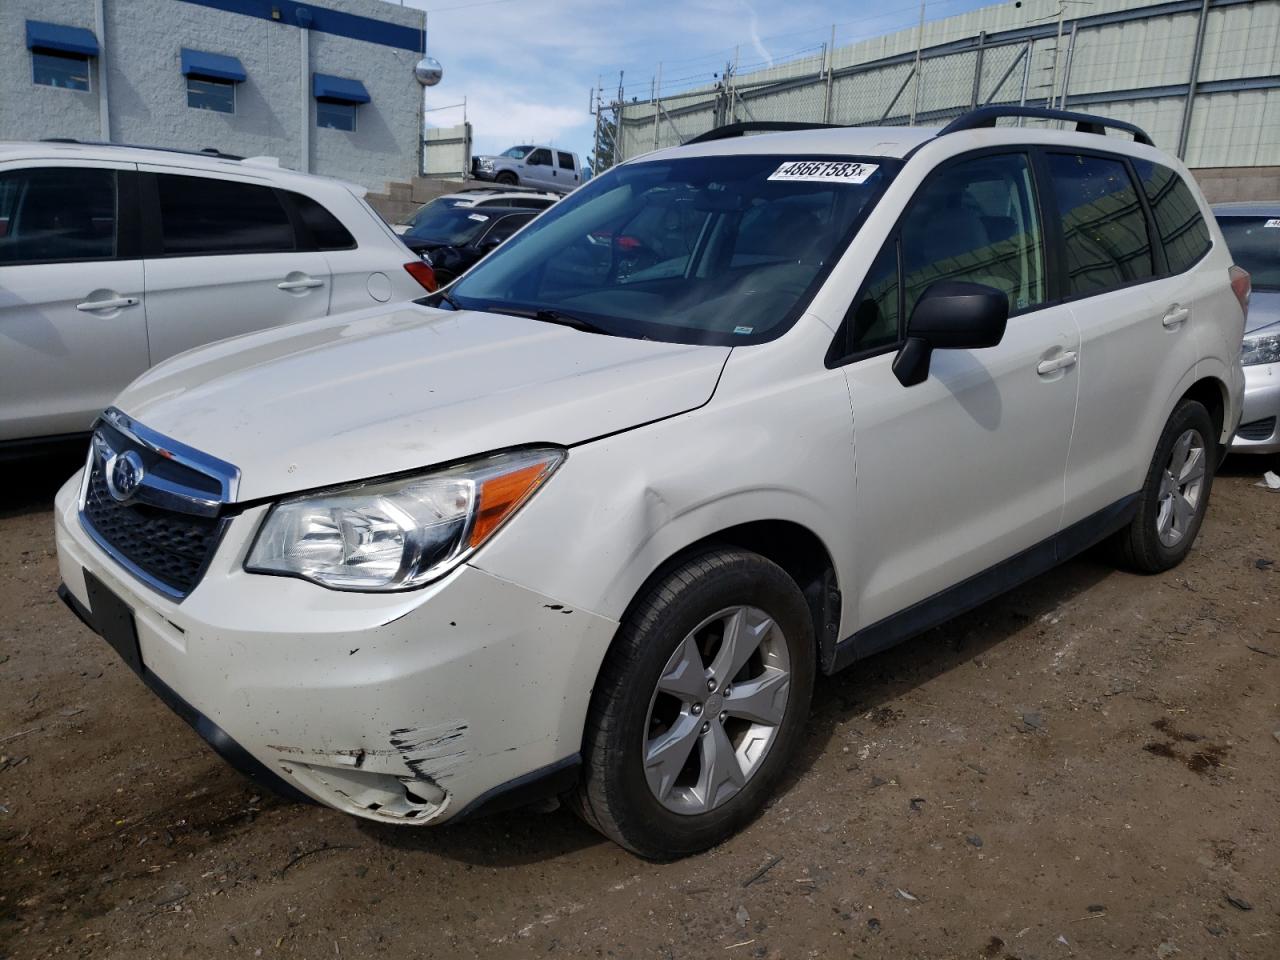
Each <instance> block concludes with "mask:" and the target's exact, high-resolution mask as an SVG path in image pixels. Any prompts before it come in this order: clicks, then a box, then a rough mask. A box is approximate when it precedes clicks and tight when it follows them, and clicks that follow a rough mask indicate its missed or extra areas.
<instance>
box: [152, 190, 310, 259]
mask: <svg viewBox="0 0 1280 960" xmlns="http://www.w3.org/2000/svg"><path fill="white" fill-rule="evenodd" d="M156 180H157V184H158V187H159V191H160V224H161V231H162V234H163V250H164V253H165V255H167V256H171V257H194V256H202V255H210V254H230V253H272V252H278V251H282V250H293V249H294V248H295V246H296V245H295V243H294V236H293V225H292V224H291V223H290V222H289V215H288V214H287V213H285V210H284V207H282V206H281V205H280V201H279V200H278V199H277V198H276V194H275V191H274V190H273V189H271V188H270V187H262V186H258V185H256V184H251V183H235V182H233V181H230V180H215V179H212V178H209V177H182V176H175V175H171V174H160V175H159V176H157V177H156Z"/></svg>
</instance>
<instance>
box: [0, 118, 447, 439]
mask: <svg viewBox="0 0 1280 960" xmlns="http://www.w3.org/2000/svg"><path fill="white" fill-rule="evenodd" d="M363 196H364V188H363V187H358V186H355V185H353V184H348V183H343V182H341V181H338V180H332V179H329V178H327V177H316V176H308V175H305V174H301V173H295V172H293V171H291V170H285V169H281V168H280V167H279V165H278V164H277V163H276V162H275V161H274V160H272V159H269V158H251V159H248V160H242V159H241V158H239V157H232V156H228V155H226V154H219V153H210V152H201V153H187V152H182V151H175V150H161V149H154V148H143V147H121V146H103V145H97V144H85V143H74V142H64V141H45V142H40V143H16V142H15V143H0V456H6V455H16V454H21V453H25V452H27V451H29V450H31V449H33V448H36V447H38V446H40V445H42V444H44V443H47V442H51V441H52V442H57V441H60V440H62V439H64V438H66V437H67V436H68V435H72V436H75V435H81V436H83V435H86V434H87V433H88V431H89V428H90V427H91V426H92V425H93V422H94V419H95V418H96V417H97V416H98V415H99V414H100V413H101V412H102V410H103V408H104V407H105V406H106V405H107V404H108V403H109V402H110V401H111V398H112V397H114V396H115V395H116V394H117V393H119V392H120V390H121V389H122V388H124V387H125V386H126V385H127V384H128V383H129V381H131V380H132V379H134V378H135V377H136V376H138V374H140V373H142V372H143V371H144V370H146V369H147V368H148V367H149V366H151V365H152V364H155V363H158V362H159V361H161V360H164V359H165V358H167V357H171V356H173V355H174V354H177V353H181V352H183V351H184V350H189V349H191V348H192V347H196V346H201V345H203V344H206V343H209V342H210V341H213V340H220V339H222V338H223V337H230V336H234V335H235V334H239V333H245V332H248V331H250V330H260V329H262V328H263V327H274V326H279V325H280V324H284V323H290V322H292V321H295V320H309V319H312V318H315V317H323V316H326V315H328V314H330V313H339V312H342V311H346V310H355V309H359V308H360V307H366V306H376V305H377V304H379V303H387V302H392V301H402V300H411V299H413V298H414V297H420V296H422V295H423V293H424V292H426V290H434V289H435V277H434V274H433V273H432V270H431V268H430V266H428V265H427V264H424V263H422V261H421V259H420V258H418V257H416V256H414V255H413V254H411V253H410V252H409V251H408V250H407V249H406V248H405V246H404V245H403V244H402V243H401V242H400V241H399V240H398V239H397V238H396V236H395V234H394V233H392V231H391V229H390V228H389V227H388V226H387V225H386V224H385V223H383V221H382V218H381V217H379V216H378V215H377V214H376V213H374V211H373V209H372V208H371V207H369V205H368V204H367V203H365V201H364V199H363ZM424 288H425V289H424Z"/></svg>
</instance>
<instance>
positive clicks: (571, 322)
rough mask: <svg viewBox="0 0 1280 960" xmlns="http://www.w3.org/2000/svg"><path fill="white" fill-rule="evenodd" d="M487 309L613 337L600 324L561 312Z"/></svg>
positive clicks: (502, 308)
mask: <svg viewBox="0 0 1280 960" xmlns="http://www.w3.org/2000/svg"><path fill="white" fill-rule="evenodd" d="M486 309H487V310H488V312H489V313H505V314H506V315H507V316H509V317H525V318H527V319H529V320H537V321H538V322H539V323H557V324H559V325H560V326H562V327H573V329H575V330H582V331H585V332H586V333H603V334H605V335H606V336H612V335H613V332H612V331H610V330H607V329H605V328H604V327H602V326H600V324H598V323H592V322H591V321H590V320H584V319H582V317H575V316H573V315H572V314H568V313H561V312H560V311H559V310H550V309H547V308H545V307H543V308H540V309H538V310H521V309H520V308H519V307H487V308H486Z"/></svg>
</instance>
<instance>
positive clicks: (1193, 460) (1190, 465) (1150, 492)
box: [1117, 400, 1218, 573]
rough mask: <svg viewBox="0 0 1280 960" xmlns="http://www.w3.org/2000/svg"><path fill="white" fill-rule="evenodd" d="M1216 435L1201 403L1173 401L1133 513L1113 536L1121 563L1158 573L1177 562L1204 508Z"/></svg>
mask: <svg viewBox="0 0 1280 960" xmlns="http://www.w3.org/2000/svg"><path fill="white" fill-rule="evenodd" d="M1215 438H1216V434H1215V432H1214V428H1213V418H1212V417H1210V416H1209V411H1208V410H1206V409H1205V408H1204V405H1203V404H1201V403H1198V402H1197V401H1195V400H1183V401H1182V402H1181V403H1180V404H1178V406H1177V408H1176V409H1175V410H1174V411H1173V414H1172V416H1170V417H1169V422H1168V423H1167V424H1165V428H1164V432H1163V433H1162V434H1161V435H1160V442H1159V443H1157V444H1156V452H1155V455H1154V456H1153V457H1152V459H1151V466H1150V468H1149V469H1148V471H1147V479H1146V482H1145V483H1144V484H1143V487H1142V492H1141V493H1140V494H1139V502H1138V513H1137V515H1136V516H1135V517H1134V518H1133V520H1132V522H1131V523H1130V524H1129V526H1128V527H1127V528H1126V529H1124V530H1122V531H1121V532H1120V534H1119V535H1118V537H1117V540H1118V545H1119V548H1120V556H1121V560H1122V561H1123V562H1124V564H1125V566H1128V567H1130V568H1132V569H1134V570H1137V571H1139V572H1140V573H1160V572H1161V571H1163V570H1168V569H1169V568H1171V567H1175V566H1177V565H1178V564H1179V563H1181V562H1182V560H1183V558H1184V557H1186V555H1187V553H1188V552H1189V551H1190V550H1191V544H1192V543H1193V542H1194V541H1195V538H1196V534H1197V533H1199V532H1200V524H1201V523H1202V522H1203V521H1204V515H1205V511H1206V510H1207V509H1208V507H1209V492H1210V490H1211V489H1212V488H1213V470H1214V466H1215V465H1216V463H1217V456H1216V452H1217V449H1218V445H1217V442H1216V439H1215Z"/></svg>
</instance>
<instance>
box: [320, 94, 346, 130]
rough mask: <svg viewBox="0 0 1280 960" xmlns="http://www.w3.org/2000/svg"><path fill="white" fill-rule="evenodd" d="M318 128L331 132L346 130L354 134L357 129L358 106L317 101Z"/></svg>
mask: <svg viewBox="0 0 1280 960" xmlns="http://www.w3.org/2000/svg"><path fill="white" fill-rule="evenodd" d="M316 126H317V127H325V128H327V129H329V130H345V131H347V133H354V132H355V129H356V105H355V104H354V103H326V102H325V101H323V100H317V101H316Z"/></svg>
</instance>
